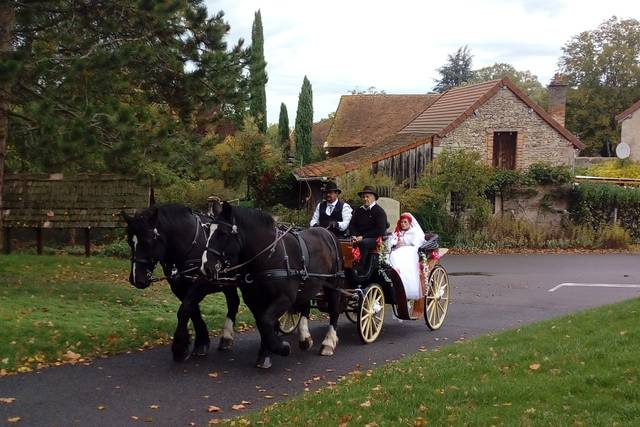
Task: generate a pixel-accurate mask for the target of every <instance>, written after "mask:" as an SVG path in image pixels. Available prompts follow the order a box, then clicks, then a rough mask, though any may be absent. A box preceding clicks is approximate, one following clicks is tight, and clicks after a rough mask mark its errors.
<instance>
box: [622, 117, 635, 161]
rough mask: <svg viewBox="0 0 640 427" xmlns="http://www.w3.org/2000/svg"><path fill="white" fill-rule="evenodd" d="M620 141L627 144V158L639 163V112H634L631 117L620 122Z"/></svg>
mask: <svg viewBox="0 0 640 427" xmlns="http://www.w3.org/2000/svg"><path fill="white" fill-rule="evenodd" d="M620 141H622V142H626V143H627V144H629V148H631V154H630V155H629V158H630V159H631V160H635V161H637V162H638V161H640V110H636V111H635V112H634V113H633V114H632V115H631V117H629V118H627V119H625V120H623V121H622V131H621V135H620Z"/></svg>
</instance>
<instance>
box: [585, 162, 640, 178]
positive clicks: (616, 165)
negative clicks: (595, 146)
mask: <svg viewBox="0 0 640 427" xmlns="http://www.w3.org/2000/svg"><path fill="white" fill-rule="evenodd" d="M581 173H582V174H584V175H590V176H606V177H611V178H640V162H634V161H632V160H629V159H624V160H621V159H614V160H608V161H606V162H602V163H600V164H597V165H594V166H591V167H590V168H588V169H585V170H584V171H581Z"/></svg>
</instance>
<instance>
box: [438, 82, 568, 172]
mask: <svg viewBox="0 0 640 427" xmlns="http://www.w3.org/2000/svg"><path fill="white" fill-rule="evenodd" d="M494 132H517V134H518V135H517V142H516V168H517V169H526V168H527V167H529V166H530V165H531V164H532V163H537V162H546V163H549V164H552V165H568V166H573V165H574V161H575V149H574V147H573V144H571V142H569V141H567V140H566V139H565V138H564V137H562V136H561V135H560V134H559V133H558V132H557V131H556V130H555V129H554V128H553V127H551V126H550V125H549V124H548V123H547V122H546V121H544V120H543V119H542V118H541V117H540V116H539V115H538V114H537V113H536V112H535V111H534V110H532V109H530V108H529V106H527V105H526V104H525V103H524V102H522V101H521V100H520V99H519V98H518V97H517V96H515V95H514V94H513V92H511V91H510V90H509V89H508V88H506V87H504V88H502V89H501V90H499V91H498V93H497V94H496V95H494V96H493V97H492V98H491V99H490V100H489V101H487V102H486V103H485V104H483V105H482V106H481V107H480V108H478V109H477V110H476V112H475V114H472V115H471V116H469V117H468V118H467V119H466V120H465V121H464V122H463V123H462V124H460V126H458V127H457V128H455V129H454V130H453V131H452V132H451V133H450V134H448V135H446V136H445V137H444V138H442V139H441V140H440V146H441V149H448V148H451V149H472V150H476V151H478V152H480V154H481V155H482V158H484V159H486V161H487V163H488V164H492V162H493V133H494ZM438 151H440V150H434V154H437V153H438Z"/></svg>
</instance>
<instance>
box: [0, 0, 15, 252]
mask: <svg viewBox="0 0 640 427" xmlns="http://www.w3.org/2000/svg"><path fill="white" fill-rule="evenodd" d="M14 20H15V6H14V4H13V2H0V61H2V60H4V59H5V58H7V56H8V55H9V51H10V50H11V38H12V37H13V23H14ZM10 95H11V83H10V82H9V81H5V82H4V83H0V234H1V233H2V232H3V226H2V225H3V224H2V213H3V204H2V189H3V187H4V159H5V157H6V155H7V138H8V133H9V101H10ZM0 241H3V239H2V236H1V235H0Z"/></svg>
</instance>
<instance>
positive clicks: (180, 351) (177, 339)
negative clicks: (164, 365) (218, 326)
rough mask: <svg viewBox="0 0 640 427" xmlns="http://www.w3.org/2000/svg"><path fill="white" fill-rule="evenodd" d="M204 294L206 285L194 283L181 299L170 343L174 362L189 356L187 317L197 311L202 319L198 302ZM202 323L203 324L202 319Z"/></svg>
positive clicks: (189, 341)
mask: <svg viewBox="0 0 640 427" xmlns="http://www.w3.org/2000/svg"><path fill="white" fill-rule="evenodd" d="M206 295H207V289H206V287H205V286H197V285H196V286H191V288H189V290H188V291H187V293H186V295H185V296H184V298H183V299H182V304H180V307H179V308H178V313H177V317H178V325H177V326H176V331H175V334H174V336H173V344H172V345H171V352H172V353H173V360H175V361H176V362H182V361H185V360H187V359H188V358H189V345H190V343H191V339H190V337H189V329H188V325H189V319H190V318H191V317H192V315H194V313H197V315H198V316H200V318H201V319H202V316H201V314H200V307H199V304H200V301H202V299H203V298H204V297H205V296H206ZM202 323H203V324H204V320H203V321H202ZM205 327H206V325H205ZM207 339H208V332H207Z"/></svg>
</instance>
